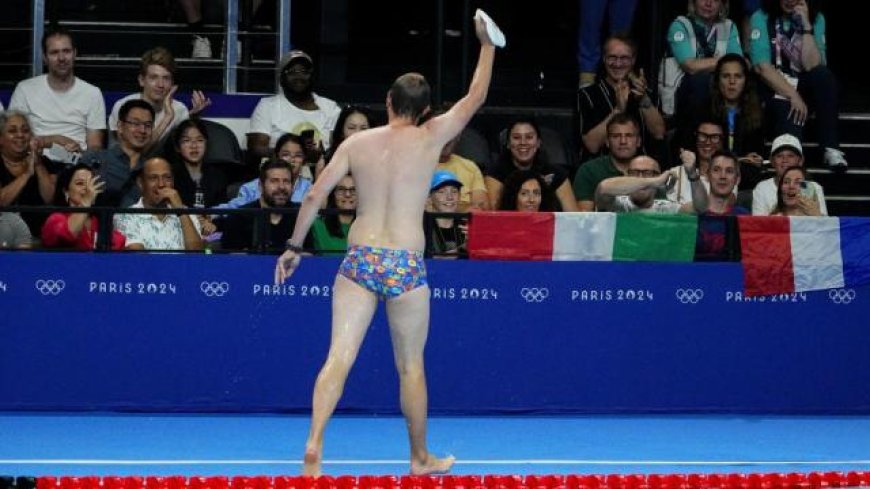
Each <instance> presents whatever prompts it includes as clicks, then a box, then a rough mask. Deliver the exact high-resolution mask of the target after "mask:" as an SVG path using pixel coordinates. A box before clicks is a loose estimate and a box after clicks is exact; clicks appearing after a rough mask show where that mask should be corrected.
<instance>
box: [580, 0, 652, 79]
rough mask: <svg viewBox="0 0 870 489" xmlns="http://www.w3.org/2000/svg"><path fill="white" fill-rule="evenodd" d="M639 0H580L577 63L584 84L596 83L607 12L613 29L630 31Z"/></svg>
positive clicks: (611, 30)
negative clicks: (602, 30) (602, 33)
mask: <svg viewBox="0 0 870 489" xmlns="http://www.w3.org/2000/svg"><path fill="white" fill-rule="evenodd" d="M635 7H637V0H580V28H579V29H578V31H577V64H578V66H579V68H580V88H585V87H588V86H590V85H594V84H595V77H596V72H595V71H596V70H597V69H598V63H599V62H601V28H602V26H603V25H604V16H605V14H607V20H608V23H607V25H608V27H609V30H610V33H613V34H616V33H621V34H626V35H627V34H628V33H629V31H630V30H631V22H632V20H633V19H634V10H635Z"/></svg>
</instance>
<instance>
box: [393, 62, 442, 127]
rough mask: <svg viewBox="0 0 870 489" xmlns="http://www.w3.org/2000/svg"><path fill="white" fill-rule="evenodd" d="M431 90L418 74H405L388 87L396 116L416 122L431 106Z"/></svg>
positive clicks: (424, 79) (423, 78)
mask: <svg viewBox="0 0 870 489" xmlns="http://www.w3.org/2000/svg"><path fill="white" fill-rule="evenodd" d="M431 92H432V89H431V88H430V87H429V82H427V81H426V78H425V77H424V76H423V75H421V74H419V73H405V74H404V75H402V76H400V77H399V78H396V81H395V82H393V86H391V87H390V91H389V95H390V103H391V104H392V107H393V112H395V113H396V115H398V116H402V117H410V118H411V119H414V120H416V119H417V118H419V117H420V116H422V115H423V113H424V112H425V111H426V108H427V107H429V105H430V104H431V98H432V95H431Z"/></svg>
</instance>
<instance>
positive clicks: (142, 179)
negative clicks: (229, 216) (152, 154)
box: [115, 158, 203, 250]
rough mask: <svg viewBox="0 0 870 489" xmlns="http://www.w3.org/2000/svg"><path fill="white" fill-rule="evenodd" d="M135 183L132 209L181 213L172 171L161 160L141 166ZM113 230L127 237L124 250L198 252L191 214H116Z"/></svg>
mask: <svg viewBox="0 0 870 489" xmlns="http://www.w3.org/2000/svg"><path fill="white" fill-rule="evenodd" d="M136 183H137V184H138V185H139V189H140V191H141V192H142V198H140V199H139V202H136V203H135V204H133V205H132V206H131V208H132V209H182V208H184V203H182V202H181V196H180V195H179V194H178V191H177V190H175V187H174V185H173V177H172V167H171V166H170V165H169V162H168V161H166V160H164V159H163V158H151V159H149V160H147V161H146V162H145V164H144V165H143V166H142V169H141V170H140V171H139V175H138V176H137V177H136ZM115 227H116V228H117V229H118V230H119V231H121V233H122V234H123V235H124V236H126V237H127V249H128V250H201V249H202V247H203V243H202V231H201V230H200V227H199V219H195V218H194V216H193V215H191V214H172V213H163V212H159V213H154V214H116V215H115Z"/></svg>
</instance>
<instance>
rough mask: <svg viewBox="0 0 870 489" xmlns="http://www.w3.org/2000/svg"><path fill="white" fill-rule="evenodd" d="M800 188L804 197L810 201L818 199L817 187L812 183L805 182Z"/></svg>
mask: <svg viewBox="0 0 870 489" xmlns="http://www.w3.org/2000/svg"><path fill="white" fill-rule="evenodd" d="M800 187H801V196H802V197H806V198H808V199H815V198H816V187H815V186H814V185H813V184H812V183H810V182H808V181H806V180H804V181H802V182H801V183H800Z"/></svg>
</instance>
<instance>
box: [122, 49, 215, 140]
mask: <svg viewBox="0 0 870 489" xmlns="http://www.w3.org/2000/svg"><path fill="white" fill-rule="evenodd" d="M175 74H176V65H175V57H174V56H172V53H171V52H169V50H168V49H166V48H164V47H156V48H153V49H149V50H148V51H145V54H143V55H142V59H141V60H140V61H139V77H138V82H139V87H141V88H142V91H141V92H139V93H131V94H130V95H127V96H126V97H124V98H122V99H120V100H118V101H117V102H115V105H113V106H112V113H111V114H110V115H109V131H110V134H111V135H112V136H113V137H114V136H116V135H117V130H118V119H119V111H120V109H121V106H122V105H124V103H126V102H127V101H128V100H134V99H141V100H144V101H146V102H148V103H149V104H151V106H152V107H154V129H153V130H152V131H151V142H152V143H153V144H156V143H158V142H159V141H164V140H165V139H166V138H167V137H168V136H169V134H170V133H172V131H173V130H174V129H175V128H176V127H178V125H179V124H181V122H182V121H185V120H187V119H188V118H189V117H193V116H196V115H198V114H200V113H201V112H202V111H203V110H205V109H206V107H208V106H209V105H211V99H209V98H208V97H206V96H205V95H204V94H203V93H202V92H200V91H199V90H194V91H193V93H192V97H191V106H190V109H188V108H187V106H185V105H184V104H183V103H181V102H179V101H178V100H176V99H175V98H173V96H174V95H175V93H176V91H177V90H178V86H177V85H175Z"/></svg>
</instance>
